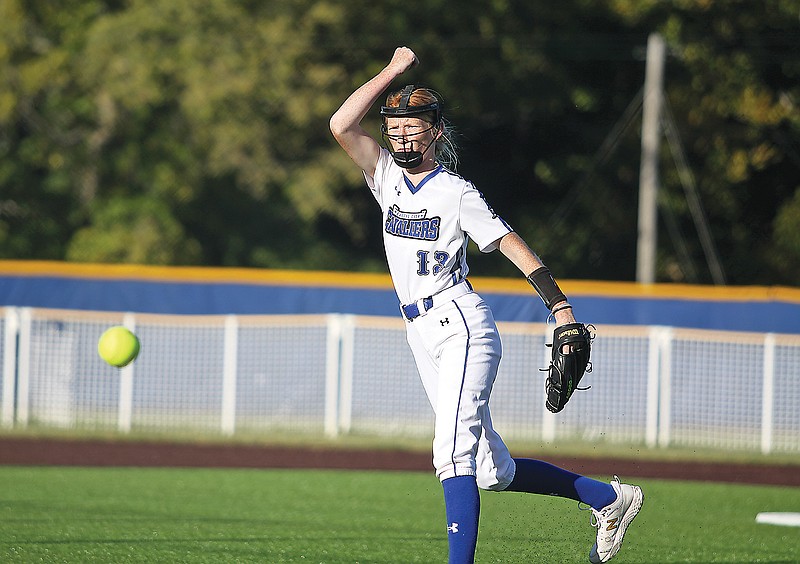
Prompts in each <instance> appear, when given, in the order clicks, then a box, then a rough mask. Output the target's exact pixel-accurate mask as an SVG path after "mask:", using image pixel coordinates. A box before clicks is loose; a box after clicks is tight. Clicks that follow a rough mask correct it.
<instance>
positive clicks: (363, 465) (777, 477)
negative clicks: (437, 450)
mask: <svg viewBox="0 0 800 564" xmlns="http://www.w3.org/2000/svg"><path fill="white" fill-rule="evenodd" d="M543 458H544V459H545V460H547V461H548V462H551V463H553V464H556V465H558V466H561V467H563V468H566V469H569V470H572V471H573V472H577V473H580V474H587V475H604V476H607V475H612V474H619V475H620V476H625V477H626V478H633V477H639V478H664V479H676V480H698V481H711V482H735V483H749V484H767V485H780V486H800V466H797V465H767V464H744V463H721V462H713V463H711V462H687V461H680V462H665V461H654V460H630V459H603V458H580V457H551V456H547V457H543ZM0 464H13V465H32V466H43V465H60V466H138V467H163V466H171V467H185V468H335V469H358V470H411V471H421V472H433V467H432V465H431V457H430V455H429V454H427V453H420V452H408V451H401V450H383V449H381V450H367V449H353V448H310V447H285V446H282V447H277V446H250V445H204V444H185V443H162V442H128V441H121V442H112V441H101V440H61V439H33V438H0Z"/></svg>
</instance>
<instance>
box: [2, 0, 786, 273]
mask: <svg viewBox="0 0 800 564" xmlns="http://www.w3.org/2000/svg"><path fill="white" fill-rule="evenodd" d="M799 25H800V24H798V8H797V3H796V1H793V0H759V1H755V2H750V1H745V0H732V1H730V2H709V1H708V0H680V1H675V2H660V1H655V0H654V1H646V2H645V1H633V0H615V1H613V2H605V1H600V0H565V1H563V2H558V3H555V4H553V3H549V2H544V1H536V2H530V1H522V0H479V1H477V2H472V3H469V5H465V6H463V7H462V8H461V9H457V10H456V9H453V7H452V4H451V3H447V2H444V1H440V0H427V1H425V2H422V1H421V0H407V1H406V2H395V1H391V2H387V3H384V4H383V5H381V7H380V9H378V8H377V7H376V6H375V5H374V3H369V2H366V1H365V0H349V1H348V2H334V1H333V0H297V1H293V2H226V1H224V0H212V1H210V2H203V3H197V2H191V1H189V0H176V1H174V2H158V1H155V0H137V1H132V2H119V1H116V0H90V1H80V2H78V1H74V0H72V1H70V0H62V1H59V2H47V3H30V2H22V1H21V0H6V1H4V2H2V3H0V258H40V259H44V258H47V259H67V260H88V261H129V262H148V263H160V264H190V263H191V264H206V265H236V266H257V267H275V268H322V269H355V270H358V269H365V270H376V269H384V268H385V266H384V259H383V256H382V250H381V245H380V236H381V233H380V221H379V220H378V218H377V217H376V213H377V208H376V206H375V203H374V201H373V200H372V198H371V196H370V194H369V192H368V191H367V190H366V189H365V188H364V185H363V179H362V177H361V175H360V173H359V171H358V170H356V169H355V167H354V165H353V164H352V163H351V162H350V161H349V159H348V158H347V156H346V155H345V154H344V152H343V151H341V150H340V149H339V148H338V146H336V144H335V142H334V141H333V140H332V138H331V136H330V134H329V132H328V127H327V123H328V118H329V117H330V115H331V114H332V113H333V112H334V111H335V109H336V108H337V107H338V105H339V104H340V103H341V101H342V100H344V98H345V97H346V96H347V95H348V94H349V93H350V92H352V90H353V89H354V88H356V87H357V86H358V85H360V84H361V83H363V82H364V81H365V80H367V79H368V78H369V77H370V76H372V75H373V74H374V73H375V72H377V71H378V70H380V68H382V66H383V65H385V64H386V62H388V60H389V58H390V56H391V53H392V51H393V49H394V48H395V47H396V46H397V45H401V44H407V45H409V46H411V47H412V48H414V49H415V51H416V52H417V53H418V55H419V56H420V59H421V60H422V62H423V64H422V65H421V66H420V67H418V68H417V69H415V70H412V71H409V73H407V75H406V76H404V77H403V80H404V81H407V82H419V83H425V84H428V85H431V86H433V87H434V88H436V89H437V90H438V91H440V92H441V93H442V94H443V95H444V98H445V102H446V106H447V115H448V117H449V118H450V120H451V121H452V122H453V123H454V124H455V126H456V128H457V130H458V131H459V132H460V134H461V136H460V144H461V154H462V165H461V169H460V172H461V173H462V174H463V175H464V176H465V177H467V178H469V179H471V180H473V181H474V182H475V184H476V185H477V186H478V188H479V189H481V190H482V191H483V192H485V193H486V194H487V197H488V198H489V200H490V201H491V202H492V203H493V205H494V207H495V209H496V210H497V211H498V212H499V213H500V214H501V215H502V216H503V217H504V218H506V219H507V220H508V221H509V222H510V223H511V224H512V225H513V226H515V228H516V229H517V230H518V231H520V232H521V233H522V235H523V236H524V237H525V238H526V239H527V240H529V242H530V244H531V246H532V247H533V248H534V249H535V250H537V251H538V252H539V253H540V255H541V256H542V257H543V258H544V259H545V260H546V261H547V262H548V264H549V266H550V267H551V268H552V269H553V270H554V272H556V273H558V276H559V277H562V278H566V277H573V278H593V279H632V278H633V277H634V263H635V252H636V215H637V191H638V168H639V166H638V163H639V153H640V149H639V129H640V126H641V124H640V121H639V119H638V117H636V114H632V116H633V117H630V118H629V119H628V120H627V121H626V122H624V123H622V121H621V120H622V116H623V115H625V112H626V108H628V107H629V105H630V104H631V102H632V101H634V100H635V99H636V96H637V92H638V91H639V89H640V88H641V85H642V81H643V77H644V60H643V56H644V46H645V44H646V41H647V36H648V35H649V34H650V33H651V32H654V31H657V32H660V33H661V34H662V35H663V36H664V37H665V39H666V41H667V43H668V46H669V59H668V61H667V69H666V77H665V85H666V89H667V92H666V98H667V101H668V104H669V109H670V114H671V115H672V116H674V119H675V127H676V130H677V131H678V133H679V137H680V139H681V143H682V145H683V149H684V151H685V153H686V156H687V160H688V164H689V166H690V168H691V170H692V172H693V174H694V176H695V179H696V184H697V188H698V191H699V193H700V197H701V200H702V202H703V204H704V207H705V213H706V215H707V218H708V222H709V224H710V228H711V233H712V236H713V238H714V241H715V243H716V246H717V248H718V249H719V251H720V254H721V256H722V260H723V267H724V269H725V271H726V273H727V275H728V280H729V281H730V282H731V283H737V284H750V283H760V284H794V283H796V280H797V277H798V275H800V270H798V268H800V267H798V266H797V265H798V264H800V263H799V262H798V261H797V260H795V258H796V257H797V256H798V254H800V247H798V243H797V241H796V238H793V237H792V235H791V232H792V226H791V221H792V219H793V218H794V217H796V215H795V214H796V212H793V211H792V210H793V209H796V206H797V204H796V202H795V201H794V198H795V196H794V195H795V193H796V192H797V190H798V189H799V188H800V150H799V149H798V146H797V143H796V139H797V138H798V137H799V136H798V133H800V131H798V130H800V111H798V107H797V105H798V100H800V86H798V84H800V81H798V78H800V47H798V43H797V41H796V39H797V33H798V26H799ZM634 109H635V108H634ZM366 124H367V126H368V128H371V129H372V130H373V131H374V132H377V119H376V115H375V112H373V113H371V114H370V115H369V116H368V117H367V122H366ZM617 126H619V130H618V135H616V136H614V135H611V133H612V132H613V131H614V128H615V127H617ZM623 126H624V127H623ZM673 158H674V156H673V155H671V154H670V152H669V150H668V148H667V147H666V145H665V146H664V150H663V159H662V163H661V172H662V181H661V182H662V206H665V210H664V211H665V213H667V212H668V213H669V214H671V216H672V217H674V221H675V225H676V227H677V231H678V232H679V233H682V234H683V236H684V239H685V241H686V249H687V252H686V253H684V254H683V255H681V254H679V253H678V241H676V240H675V232H674V231H669V232H668V231H666V230H663V233H660V234H659V246H660V248H659V256H660V260H659V265H658V269H659V279H661V280H676V281H698V282H709V281H710V276H709V274H708V269H707V267H706V265H705V257H704V254H703V251H702V249H701V246H700V243H699V238H698V237H697V233H696V228H695V225H694V224H693V222H692V216H691V214H690V212H689V208H688V206H687V204H686V200H685V196H684V195H683V186H682V181H681V178H680V175H679V174H678V172H677V171H676V168H675V166H674V162H673ZM144 200H152V202H151V203H150V204H145V203H143V202H144ZM123 202H127V203H126V204H123ZM124 206H127V209H125V210H123V209H121V208H122V207H124ZM106 207H108V208H109V209H108V210H104V209H103V208H106ZM137 214H141V215H142V217H141V218H137V217H135V216H136V215H137ZM150 224H153V225H156V226H157V227H154V228H153V229H154V231H153V232H149V233H150V235H149V236H144V235H143V234H142V233H143V232H144V231H147V229H146V228H145V226H147V225H150ZM137 226H138V227H137ZM137 230H138V231H137ZM496 255H499V253H493V254H492V255H490V256H486V257H482V256H477V255H476V256H475V257H474V259H473V262H474V264H473V266H474V267H475V270H476V271H478V272H482V273H485V274H507V275H515V274H516V271H515V269H514V267H513V265H511V264H510V263H508V262H507V261H505V260H504V259H502V257H500V256H496Z"/></svg>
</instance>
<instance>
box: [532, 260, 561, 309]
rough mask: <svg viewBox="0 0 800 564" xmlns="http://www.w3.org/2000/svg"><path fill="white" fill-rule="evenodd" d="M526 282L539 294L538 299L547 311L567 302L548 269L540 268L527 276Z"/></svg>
mask: <svg viewBox="0 0 800 564" xmlns="http://www.w3.org/2000/svg"><path fill="white" fill-rule="evenodd" d="M527 280H528V282H529V283H530V285H531V286H533V288H534V290H536V293H537V294H539V297H540V298H542V301H543V302H544V305H545V307H547V309H549V310H551V311H552V309H553V306H554V305H556V304H558V303H561V302H564V301H566V300H567V296H565V295H564V292H562V291H561V288H559V287H558V284H556V281H555V279H553V275H552V274H550V269H548V268H547V267H546V266H540V267H539V268H537V269H536V270H534V271H533V272H531V273H530V274H528V277H527Z"/></svg>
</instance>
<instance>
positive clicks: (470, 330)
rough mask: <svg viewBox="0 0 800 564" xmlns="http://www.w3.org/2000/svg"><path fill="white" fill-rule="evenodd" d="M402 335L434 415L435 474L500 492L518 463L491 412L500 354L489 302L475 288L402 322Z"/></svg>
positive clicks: (442, 478) (441, 478)
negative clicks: (472, 481)
mask: <svg viewBox="0 0 800 564" xmlns="http://www.w3.org/2000/svg"><path fill="white" fill-rule="evenodd" d="M406 336H407V339H408V343H409V345H410V346H411V351H412V352H413V354H414V359H415V361H416V364H417V368H418V370H419V374H420V378H421V380H422V385H423V386H424V387H425V393H426V394H427V395H428V400H429V401H430V403H431V406H432V407H433V411H434V413H435V414H436V423H435V428H434V438H433V465H434V467H435V469H436V475H437V476H438V477H439V479H440V480H442V481H443V480H446V479H447V478H452V477H454V476H475V477H476V480H477V483H478V487H480V488H482V489H487V490H504V489H505V488H506V487H507V486H508V484H510V483H511V480H513V478H514V472H515V470H516V466H515V464H514V461H513V460H512V458H511V455H510V453H509V452H508V447H506V445H505V443H504V442H503V439H502V438H501V437H500V435H498V434H497V432H495V430H494V428H493V427H492V417H491V414H490V412H489V396H490V395H491V393H492V386H493V385H494V381H495V377H496V376H497V369H498V366H499V364H500V357H501V355H502V345H501V343H500V335H499V333H498V332H497V326H496V325H495V321H494V317H493V315H492V312H491V310H490V309H489V306H487V305H486V303H484V301H483V299H482V298H481V297H480V296H479V295H478V294H476V293H474V292H470V293H468V294H465V295H462V296H459V297H457V298H455V299H453V300H450V301H446V302H444V303H442V304H441V305H439V304H434V307H433V308H432V309H430V310H429V311H427V312H426V313H425V314H424V315H422V316H420V317H418V318H416V319H414V320H413V321H406Z"/></svg>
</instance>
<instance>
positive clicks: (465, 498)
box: [407, 318, 480, 564]
mask: <svg viewBox="0 0 800 564" xmlns="http://www.w3.org/2000/svg"><path fill="white" fill-rule="evenodd" d="M447 319H448V320H449V318H447ZM418 321H420V320H416V321H415V322H414V323H413V324H411V325H409V327H408V331H407V338H408V343H409V346H410V347H411V350H412V352H413V354H414V360H415V362H416V364H417V369H418V370H419V374H420V379H421V380H422V384H423V387H424V388H425V393H426V394H427V396H428V400H429V401H430V402H431V405H432V406H433V410H434V413H435V415H436V418H435V428H434V448H433V452H434V456H433V458H434V467H435V468H436V473H437V476H439V478H440V479H441V480H442V490H443V492H444V501H445V513H446V518H447V538H448V546H449V562H450V563H451V564H464V563H467V564H468V563H471V562H473V561H474V558H475V548H476V545H477V540H478V521H479V516H480V497H479V494H478V486H477V484H476V479H475V470H474V454H471V453H470V451H471V450H472V448H471V447H469V446H468V447H466V448H464V447H459V448H455V447H454V446H453V445H454V444H455V443H456V442H458V443H460V444H461V443H467V444H474V443H475V442H476V440H475V439H474V436H473V435H472V434H471V433H470V432H469V431H467V437H466V440H465V438H464V435H463V432H462V434H461V438H460V439H459V440H458V441H456V434H458V433H457V432H456V427H458V426H459V425H456V424H455V421H454V420H455V419H458V418H459V417H460V416H461V415H459V403H460V402H459V398H458V392H457V391H456V392H454V391H453V390H459V389H460V384H459V386H458V387H455V386H454V385H453V381H454V380H455V378H456V376H455V374H454V372H453V370H449V369H448V370H445V374H444V376H443V375H442V374H440V366H442V363H444V364H445V366H448V367H449V366H451V365H452V364H453V353H452V351H453V350H458V349H460V350H462V351H463V350H466V348H467V343H466V340H465V339H463V338H462V339H461V344H460V345H459V346H456V347H454V346H453V342H452V340H451V339H450V336H451V331H449V328H447V327H446V326H447V325H448V324H445V326H441V325H439V327H438V328H437V327H436V326H434V325H432V324H431V323H427V324H426V323H424V322H423V323H419V322H418ZM428 321H430V320H428ZM454 325H455V324H454ZM444 341H450V347H449V349H450V350H451V352H450V353H445V354H441V351H440V347H439V345H440V344H441V342H444ZM460 356H461V359H460V361H459V363H460V365H461V366H462V367H463V365H464V355H463V353H461V355H460ZM461 372H462V373H463V369H462V371H461ZM464 406H466V402H464V404H463V405H462V407H464ZM464 411H465V410H462V411H461V413H463V412H464ZM444 421H447V424H446V425H445V424H444V423H443V422H444ZM469 427H470V425H469V424H467V426H466V428H467V429H469ZM462 429H463V427H462ZM470 437H472V438H470ZM464 450H466V453H465V452H464ZM470 460H471V461H472V462H470Z"/></svg>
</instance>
